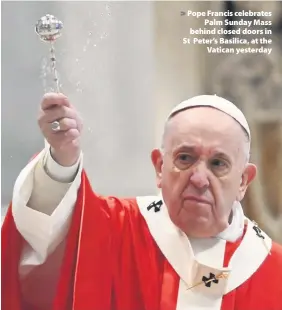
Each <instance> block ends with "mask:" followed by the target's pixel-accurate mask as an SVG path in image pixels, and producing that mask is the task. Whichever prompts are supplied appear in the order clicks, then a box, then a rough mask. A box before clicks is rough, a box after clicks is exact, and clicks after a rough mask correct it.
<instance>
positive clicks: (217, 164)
mask: <svg viewBox="0 0 282 310" xmlns="http://www.w3.org/2000/svg"><path fill="white" fill-rule="evenodd" d="M211 165H212V167H213V168H217V169H225V168H228V165H227V163H226V162H225V161H224V160H222V159H213V160H212V161H211Z"/></svg>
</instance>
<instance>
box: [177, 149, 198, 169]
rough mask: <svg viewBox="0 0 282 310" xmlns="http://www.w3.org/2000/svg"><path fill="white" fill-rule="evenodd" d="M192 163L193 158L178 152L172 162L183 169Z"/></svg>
mask: <svg viewBox="0 0 282 310" xmlns="http://www.w3.org/2000/svg"><path fill="white" fill-rule="evenodd" d="M193 163H194V158H193V157H192V156H191V155H189V154H185V153H181V154H178V155H177V156H176V158H175V161H174V164H175V166H176V167H177V168H178V169H181V170H184V169H187V168H189V167H190V166H191V165H192V164H193Z"/></svg>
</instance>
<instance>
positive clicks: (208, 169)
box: [152, 107, 256, 238]
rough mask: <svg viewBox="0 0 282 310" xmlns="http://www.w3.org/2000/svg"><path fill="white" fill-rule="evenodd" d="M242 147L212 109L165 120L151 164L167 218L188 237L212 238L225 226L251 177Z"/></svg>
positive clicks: (226, 119)
mask: <svg viewBox="0 0 282 310" xmlns="http://www.w3.org/2000/svg"><path fill="white" fill-rule="evenodd" d="M246 147H247V137H246V136H245V134H244V132H243V130H242V128H241V127H240V125H239V124H238V123H237V122H236V121H235V120H233V119H232V118H231V117H230V116H228V115H226V114H225V113H223V112H221V111H218V110H216V109H213V108H209V107H197V108H191V109H188V110H185V111H182V112H180V113H178V114H176V115H175V116H174V117H173V118H172V119H171V120H170V121H169V124H168V127H167V130H166V133H165V137H164V154H161V152H160V151H158V150H155V151H153V152H152V160H153V163H154V166H155V169H156V173H157V179H158V186H159V187H160V188H161V189H162V195H163V198H164V201H165V203H166V205H167V207H168V211H169V215H170V218H171V220H172V221H173V222H174V224H175V225H177V226H178V227H179V228H180V229H182V230H183V231H184V232H185V233H186V234H187V235H190V236H193V237H202V238H203V237H211V236H214V235H216V234H218V233H219V232H221V231H223V230H224V229H225V228H226V227H227V226H228V221H229V218H230V214H231V208H232V205H233V203H234V202H235V200H239V201H240V200H241V199H243V197H244V194H245V191H246V188H247V186H248V184H249V183H250V181H251V180H252V179H253V178H254V176H255V172H256V168H255V166H253V165H250V164H247V162H246V155H247V154H246Z"/></svg>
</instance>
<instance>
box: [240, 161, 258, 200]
mask: <svg viewBox="0 0 282 310" xmlns="http://www.w3.org/2000/svg"><path fill="white" fill-rule="evenodd" d="M256 174H257V167H256V166H255V165H254V164H247V166H246V168H245V170H244V172H243V174H242V178H241V184H240V188H239V193H238V197H237V200H238V201H241V200H242V199H243V198H244V196H245V194H246V191H247V188H248V186H249V185H250V184H251V182H252V181H253V180H254V178H255V177H256Z"/></svg>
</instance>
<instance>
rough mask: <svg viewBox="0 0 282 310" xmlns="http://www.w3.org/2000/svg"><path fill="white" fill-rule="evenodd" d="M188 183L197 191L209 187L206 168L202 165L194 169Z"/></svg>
mask: <svg viewBox="0 0 282 310" xmlns="http://www.w3.org/2000/svg"><path fill="white" fill-rule="evenodd" d="M190 182H191V183H192V184H193V185H194V186H195V187H196V188H198V189H204V188H207V187H208V186H209V185H210V182H209V179H208V173H207V168H206V167H204V165H201V166H198V167H196V168H195V169H194V171H193V172H192V174H191V177H190Z"/></svg>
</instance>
